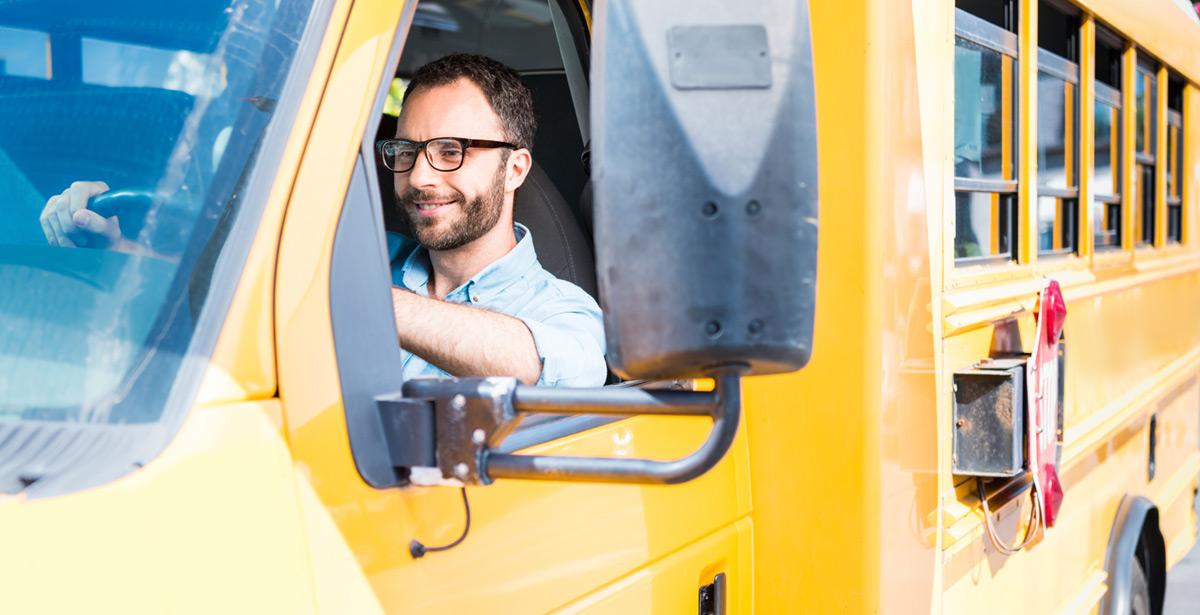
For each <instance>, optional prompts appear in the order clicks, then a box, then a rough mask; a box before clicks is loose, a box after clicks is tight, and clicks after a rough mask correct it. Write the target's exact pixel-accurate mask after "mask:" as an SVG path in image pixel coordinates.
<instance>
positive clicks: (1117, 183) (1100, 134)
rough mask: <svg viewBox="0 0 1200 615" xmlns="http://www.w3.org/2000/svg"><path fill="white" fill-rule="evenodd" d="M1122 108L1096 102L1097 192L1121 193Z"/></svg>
mask: <svg viewBox="0 0 1200 615" xmlns="http://www.w3.org/2000/svg"><path fill="white" fill-rule="evenodd" d="M1119 113H1120V109H1118V108H1116V107H1113V106H1112V105H1108V104H1106V103H1102V102H1099V101H1097V102H1096V122H1095V138H1094V140H1093V141H1094V150H1095V156H1094V163H1095V167H1096V170H1095V179H1094V182H1093V183H1094V184H1095V192H1096V194H1098V195H1106V196H1115V195H1117V194H1120V193H1121V158H1120V152H1121V148H1120V147H1119V146H1118V143H1119V142H1120V130H1119V128H1118V127H1119V126H1120V124H1119V123H1118V121H1119V120H1118V118H1119V117H1120V116H1119Z"/></svg>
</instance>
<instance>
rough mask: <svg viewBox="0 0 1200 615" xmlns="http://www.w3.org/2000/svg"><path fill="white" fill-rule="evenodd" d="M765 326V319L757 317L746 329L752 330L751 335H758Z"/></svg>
mask: <svg viewBox="0 0 1200 615" xmlns="http://www.w3.org/2000/svg"><path fill="white" fill-rule="evenodd" d="M764 326H766V325H765V324H764V323H763V321H761V320H759V319H757V318H755V319H754V320H751V321H750V324H749V325H748V326H747V327H746V330H747V331H749V332H750V335H758V334H759V333H762V330H763V327H764Z"/></svg>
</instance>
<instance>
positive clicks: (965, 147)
mask: <svg viewBox="0 0 1200 615" xmlns="http://www.w3.org/2000/svg"><path fill="white" fill-rule="evenodd" d="M1015 64H1016V62H1015V61H1014V59H1013V58H1011V57H1009V56H1007V55H1004V54H1002V53H999V52H997V51H993V50H991V49H987V48H984V47H982V46H980V45H976V44H975V43H972V42H970V41H968V40H965V39H962V38H958V39H956V42H955V50H954V94H955V96H954V174H955V176H957V177H966V178H978V179H999V180H1011V179H1014V177H1015V168H1016V164H1015V161H1016V160H1015V155H1014V154H1015V148H1014V147H1013V138H1014V134H1015V131H1014V130H1013V123H1014V114H1013V91H1014V90H1013V83H1014V80H1013V76H1014V70H1015Z"/></svg>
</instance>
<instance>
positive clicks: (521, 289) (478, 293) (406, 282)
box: [387, 224, 608, 387]
mask: <svg viewBox="0 0 1200 615" xmlns="http://www.w3.org/2000/svg"><path fill="white" fill-rule="evenodd" d="M513 230H514V231H515V232H516V235H517V245H516V247H514V248H513V249H512V250H511V251H510V252H509V253H508V254H505V255H504V256H503V257H501V258H500V259H499V260H497V261H496V262H494V263H492V264H491V265H488V266H487V267H485V268H484V269H483V271H480V272H479V273H477V274H475V276H474V277H472V278H471V279H470V280H468V281H467V283H466V284H463V285H462V286H459V287H458V288H456V289H454V290H453V291H451V292H450V294H448V295H446V299H445V300H446V301H447V302H450V303H459V304H462V305H469V306H472V307H477V308H484V309H488V310H492V311H493V312H499V313H501V314H508V315H509V316H513V317H516V318H519V319H521V321H522V322H524V323H525V326H527V327H529V331H530V333H532V334H533V343H534V344H535V345H536V346H537V353H538V357H540V358H541V361H542V375H541V377H540V378H539V379H538V385H541V386H552V387H554V386H563V387H589V386H601V385H603V384H604V380H605V377H606V376H607V374H608V367H607V365H606V364H605V362H604V319H603V316H602V315H601V313H600V306H599V305H596V301H595V300H594V299H592V297H591V295H588V294H587V293H586V292H584V291H583V289H581V288H579V287H578V286H576V285H574V284H572V283H570V282H567V281H565V280H560V279H558V278H556V277H554V276H553V275H551V274H550V272H548V271H546V270H545V269H543V268H542V266H541V264H540V263H538V259H537V253H536V252H535V251H534V249H533V236H532V235H530V233H529V229H527V228H525V227H524V226H523V225H520V224H517V225H515V227H514V229H513ZM387 239H388V253H389V255H390V256H391V259H392V283H393V284H395V285H396V286H399V287H401V288H405V289H408V290H410V291H412V292H414V293H417V294H418V295H421V296H423V297H428V296H429V283H430V279H431V275H432V269H431V265H430V262H429V252H428V251H427V250H425V248H422V247H419V246H417V247H415V248H414V246H415V243H414V242H413V241H412V240H411V239H407V238H405V237H404V236H402V235H397V234H394V233H388V236H387ZM406 255H407V257H406ZM401 355H402V357H403V361H404V379H405V380H408V379H410V378H420V377H430V376H435V377H441V378H445V377H449V376H450V374H448V373H446V371H445V370H443V369H442V368H440V367H437V366H436V365H433V364H431V363H429V362H428V361H426V360H425V359H423V358H421V357H419V356H417V355H415V354H413V353H411V352H408V351H407V350H402V351H401Z"/></svg>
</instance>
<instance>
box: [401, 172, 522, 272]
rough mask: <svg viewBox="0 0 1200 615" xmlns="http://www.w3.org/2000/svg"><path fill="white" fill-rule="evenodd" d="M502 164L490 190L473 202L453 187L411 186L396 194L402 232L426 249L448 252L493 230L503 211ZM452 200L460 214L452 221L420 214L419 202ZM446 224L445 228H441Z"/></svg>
mask: <svg viewBox="0 0 1200 615" xmlns="http://www.w3.org/2000/svg"><path fill="white" fill-rule="evenodd" d="M505 168H506V165H503V164H501V165H500V168H499V169H497V170H496V175H495V177H493V178H492V184H491V186H489V187H488V189H487V190H486V191H485V192H484V193H483V194H480V195H478V196H476V197H475V198H473V199H471V200H470V201H468V200H467V198H466V197H465V196H464V195H463V193H461V192H459V191H458V190H455V189H453V188H448V192H445V193H437V192H433V191H430V190H419V189H417V188H409V189H408V190H405V191H404V193H403V194H398V195H396V201H397V203H398V204H399V206H400V220H399V222H400V227H401V228H400V231H401V232H402V233H404V234H405V235H407V236H409V237H412V238H413V239H416V240H417V243H419V244H421V246H422V247H424V248H425V249H426V250H430V251H439V252H441V251H446V250H454V249H457V248H461V247H463V246H465V245H467V244H469V243H471V242H472V241H475V240H476V239H479V238H480V237H483V236H484V235H485V234H487V232H488V231H490V230H492V229H493V228H494V227H495V226H496V223H498V222H499V221H500V214H501V213H502V212H503V211H504V171H505ZM444 200H449V201H451V202H452V203H453V204H457V205H458V206H459V210H460V211H461V213H460V214H459V216H458V217H457V218H455V219H453V220H441V219H440V218H441V216H438V217H432V218H429V217H425V216H422V215H420V214H418V213H417V205H416V204H417V201H444ZM442 227H445V228H442Z"/></svg>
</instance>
